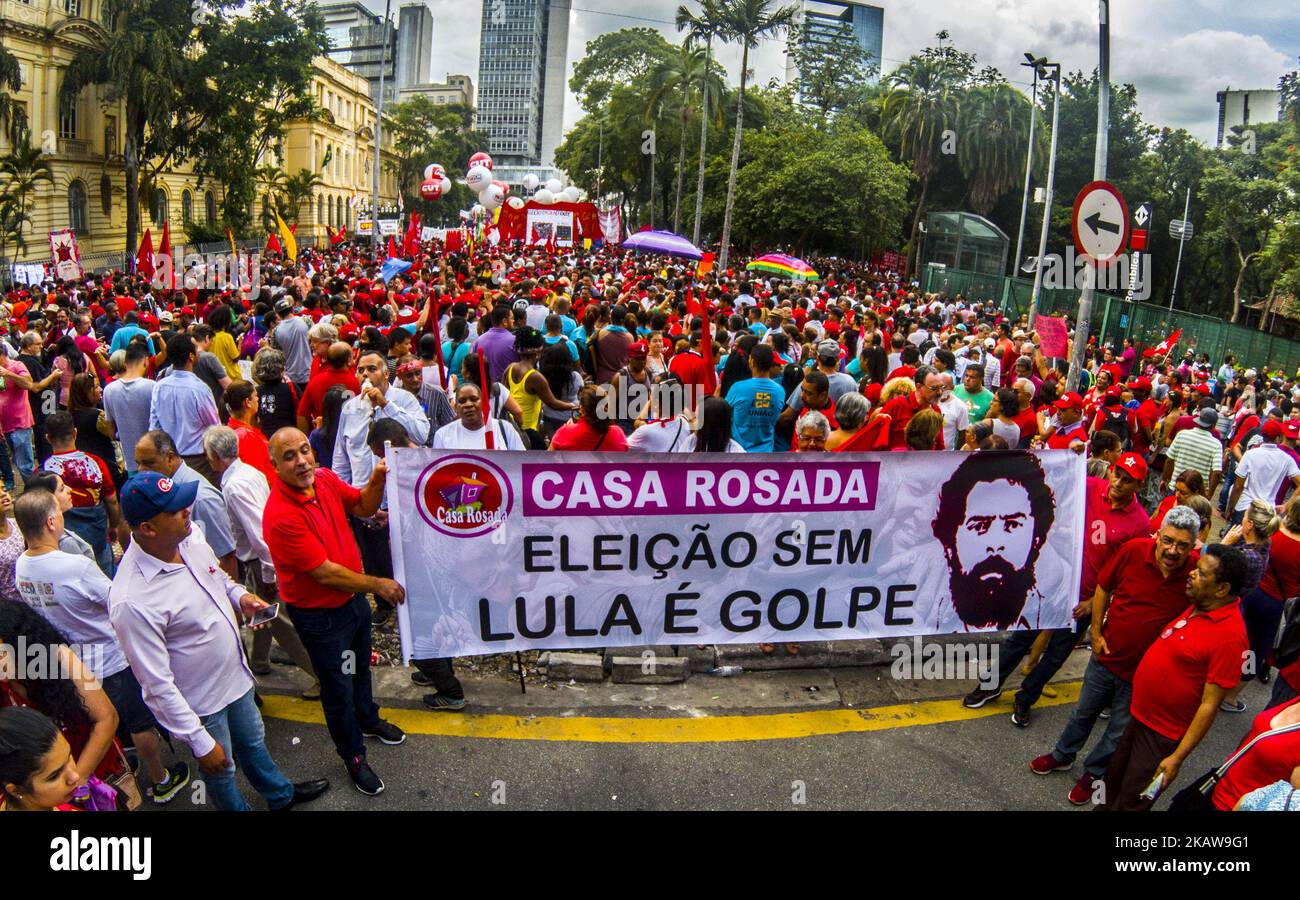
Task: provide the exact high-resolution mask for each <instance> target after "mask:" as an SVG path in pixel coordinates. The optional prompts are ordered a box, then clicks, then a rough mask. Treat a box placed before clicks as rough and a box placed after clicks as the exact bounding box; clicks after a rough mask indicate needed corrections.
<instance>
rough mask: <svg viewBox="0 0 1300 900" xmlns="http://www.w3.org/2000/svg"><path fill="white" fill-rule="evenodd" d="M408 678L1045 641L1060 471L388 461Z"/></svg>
mask: <svg viewBox="0 0 1300 900" xmlns="http://www.w3.org/2000/svg"><path fill="white" fill-rule="evenodd" d="M388 465H389V467H390V470H391V471H390V473H389V476H388V503H389V515H390V517H391V521H390V525H391V528H390V535H391V541H392V551H393V563H394V569H395V572H396V577H397V580H398V581H399V582H400V583H401V584H402V585H403V586H404V587H405V588H406V598H407V602H406V604H405V605H403V606H402V607H400V608H399V615H400V622H401V631H402V652H403V656H404V658H405V659H407V660H410V659H412V658H415V659H427V658H436V657H454V656H471V655H477V654H486V653H500V652H504V651H514V650H530V649H537V650H540V649H548V650H562V649H579V648H591V647H628V646H638V645H652V644H723V643H767V642H797V641H825V640H852V639H858V638H882V637H911V636H915V635H928V634H946V633H954V632H962V631H995V630H1004V629H1009V628H1062V627H1068V626H1069V625H1070V624H1071V617H1070V611H1071V609H1072V608H1073V607H1074V605H1075V603H1076V602H1077V599H1078V594H1079V580H1080V568H1081V564H1082V559H1083V542H1084V540H1085V537H1086V536H1085V534H1084V530H1085V529H1084V459H1083V457H1082V456H1080V455H1078V454H1075V453H1072V452H1070V451H1066V450H1046V451H1033V452H1030V451H1003V452H998V451H982V452H978V453H962V452H948V453H938V452H932V453H861V454H836V453H824V454H823V453H819V454H798V453H781V454H746V455H740V454H704V453H681V454H663V455H645V454H633V453H628V454H602V453H540V452H538V453H532V452H507V451H473V452H468V451H449V450H434V449H429V448H424V447H419V448H407V449H397V448H390V450H389V455H388Z"/></svg>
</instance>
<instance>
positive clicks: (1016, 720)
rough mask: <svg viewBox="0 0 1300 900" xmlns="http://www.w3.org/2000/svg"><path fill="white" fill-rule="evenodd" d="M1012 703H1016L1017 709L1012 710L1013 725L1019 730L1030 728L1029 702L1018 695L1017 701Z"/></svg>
mask: <svg viewBox="0 0 1300 900" xmlns="http://www.w3.org/2000/svg"><path fill="white" fill-rule="evenodd" d="M1012 702H1013V703H1014V705H1015V708H1014V709H1012V710H1011V724H1012V725H1015V726H1016V727H1017V728H1028V727H1029V717H1030V712H1029V710H1030V703H1029V701H1028V700H1025V699H1024V698H1022V697H1021V696H1020V695H1019V694H1016V696H1015V699H1014V700H1013V701H1012Z"/></svg>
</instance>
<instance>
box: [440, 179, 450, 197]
mask: <svg viewBox="0 0 1300 900" xmlns="http://www.w3.org/2000/svg"><path fill="white" fill-rule="evenodd" d="M442 192H443V193H444V194H447V193H450V192H451V179H450V178H448V177H447V176H446V175H444V176H442Z"/></svg>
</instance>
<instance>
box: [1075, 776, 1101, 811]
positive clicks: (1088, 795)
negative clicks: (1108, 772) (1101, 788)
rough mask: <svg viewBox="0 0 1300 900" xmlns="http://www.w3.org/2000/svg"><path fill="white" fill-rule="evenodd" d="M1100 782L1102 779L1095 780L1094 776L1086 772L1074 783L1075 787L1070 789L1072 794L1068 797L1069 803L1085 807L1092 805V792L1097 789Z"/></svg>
mask: <svg viewBox="0 0 1300 900" xmlns="http://www.w3.org/2000/svg"><path fill="white" fill-rule="evenodd" d="M1100 781H1101V779H1100V778H1094V777H1093V776H1092V775H1090V774H1088V773H1087V772H1084V773H1083V775H1081V776H1080V777H1079V780H1078V781H1076V782H1075V783H1074V787H1072V788H1070V793H1069V795H1068V798H1069V801H1070V802H1071V803H1073V804H1074V805H1075V806H1084V805H1086V804H1088V803H1091V802H1092V792H1093V791H1094V790H1095V789H1096V787H1097V783H1098V782H1100Z"/></svg>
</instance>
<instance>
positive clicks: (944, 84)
mask: <svg viewBox="0 0 1300 900" xmlns="http://www.w3.org/2000/svg"><path fill="white" fill-rule="evenodd" d="M950 76H951V67H950V66H949V65H948V64H947V63H946V62H945V61H944V60H942V59H931V58H925V57H913V58H912V59H911V60H909V61H908V62H906V63H904V64H903V65H902V66H900V67H899V68H898V69H896V70H894V72H893V73H892V74H890V76H889V79H888V82H889V87H888V90H887V91H886V93H885V96H884V99H883V100H882V101H881V124H882V125H883V127H884V130H885V134H886V136H888V137H890V138H892V139H893V140H895V141H897V142H898V145H899V153H900V155H901V156H902V157H903V158H904V159H906V160H908V161H909V162H911V164H912V171H913V172H914V173H915V174H916V177H917V179H918V180H919V181H920V182H921V196H920V198H919V199H918V200H917V203H916V214H915V215H914V216H913V217H912V230H911V233H910V235H909V237H908V239H907V252H908V257H907V258H908V263H909V270H910V263H911V254H912V249H913V248H914V247H915V246H916V234H917V229H918V228H919V227H920V223H921V213H922V211H923V210H924V209H925V198H926V194H928V193H929V190H930V180H931V179H932V178H933V177H934V173H935V172H936V171H938V168H939V150H940V146H941V142H942V141H943V138H944V132H945V131H948V130H949V129H950V128H951V126H952V125H953V124H955V122H956V118H957V104H956V94H955V91H954V90H953V79H952V78H951V77H950Z"/></svg>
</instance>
